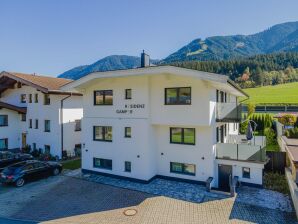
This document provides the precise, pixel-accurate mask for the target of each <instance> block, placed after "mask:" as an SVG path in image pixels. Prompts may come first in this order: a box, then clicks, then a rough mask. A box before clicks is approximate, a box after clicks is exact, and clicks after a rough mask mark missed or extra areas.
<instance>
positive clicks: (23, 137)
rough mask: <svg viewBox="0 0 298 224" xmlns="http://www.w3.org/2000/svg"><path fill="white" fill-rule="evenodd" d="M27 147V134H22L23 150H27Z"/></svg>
mask: <svg viewBox="0 0 298 224" xmlns="http://www.w3.org/2000/svg"><path fill="white" fill-rule="evenodd" d="M26 145H27V135H26V133H22V148H25V147H26Z"/></svg>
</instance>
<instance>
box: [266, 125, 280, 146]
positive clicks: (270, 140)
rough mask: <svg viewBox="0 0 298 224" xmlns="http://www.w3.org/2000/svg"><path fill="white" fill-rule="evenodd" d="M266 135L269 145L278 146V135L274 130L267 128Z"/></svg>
mask: <svg viewBox="0 0 298 224" xmlns="http://www.w3.org/2000/svg"><path fill="white" fill-rule="evenodd" d="M264 135H265V136H266V141H267V145H276V144H277V142H276V135H275V132H274V130H273V129H272V128H265V129H264Z"/></svg>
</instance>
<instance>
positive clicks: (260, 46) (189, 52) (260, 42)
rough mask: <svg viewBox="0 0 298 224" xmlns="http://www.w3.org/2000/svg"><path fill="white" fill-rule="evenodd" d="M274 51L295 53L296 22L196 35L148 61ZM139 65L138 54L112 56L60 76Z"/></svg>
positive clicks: (75, 76)
mask: <svg viewBox="0 0 298 224" xmlns="http://www.w3.org/2000/svg"><path fill="white" fill-rule="evenodd" d="M277 52H298V21H297V22H288V23H282V24H278V25H275V26H272V27H271V28H269V29H267V30H265V31H262V32H259V33H256V34H252V35H231V36H214V37H208V38H206V39H205V40H203V39H201V38H198V39H195V40H193V41H191V42H190V43H189V44H187V45H185V46H184V47H182V48H181V49H179V50H178V51H176V52H175V53H173V54H171V55H169V56H168V57H166V58H165V59H163V60H161V61H158V60H151V63H158V64H171V63H173V62H184V61H221V60H231V59H232V60H233V59H239V58H240V59H241V58H247V57H251V56H254V55H260V54H271V53H277ZM140 64H141V62H140V58H139V57H135V56H127V55H111V56H108V57H105V58H103V59H100V60H99V61H97V62H95V63H94V64H91V65H84V66H79V67H75V68H73V69H71V70H69V71H66V72H64V73H63V74H61V75H59V77H60V78H70V79H78V78H81V77H83V76H85V75H87V74H89V73H90V72H96V71H108V70H116V69H129V68H136V67H139V66H140Z"/></svg>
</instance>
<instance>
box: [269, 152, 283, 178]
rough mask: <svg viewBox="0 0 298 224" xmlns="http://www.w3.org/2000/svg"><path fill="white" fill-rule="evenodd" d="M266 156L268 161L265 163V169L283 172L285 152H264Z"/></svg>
mask: <svg viewBox="0 0 298 224" xmlns="http://www.w3.org/2000/svg"><path fill="white" fill-rule="evenodd" d="M266 156H267V157H268V158H269V161H268V163H267V164H266V165H265V171H270V172H278V173H281V174H285V168H286V152H266Z"/></svg>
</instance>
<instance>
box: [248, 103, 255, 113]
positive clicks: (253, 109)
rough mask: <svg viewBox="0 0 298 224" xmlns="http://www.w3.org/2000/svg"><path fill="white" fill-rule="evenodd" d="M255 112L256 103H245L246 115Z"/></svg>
mask: <svg viewBox="0 0 298 224" xmlns="http://www.w3.org/2000/svg"><path fill="white" fill-rule="evenodd" d="M255 112H256V105H254V104H253V103H249V104H248V105H247V115H248V116H250V115H252V114H253V113H255Z"/></svg>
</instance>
